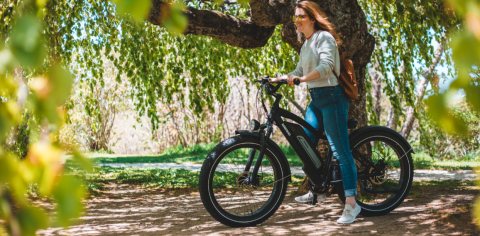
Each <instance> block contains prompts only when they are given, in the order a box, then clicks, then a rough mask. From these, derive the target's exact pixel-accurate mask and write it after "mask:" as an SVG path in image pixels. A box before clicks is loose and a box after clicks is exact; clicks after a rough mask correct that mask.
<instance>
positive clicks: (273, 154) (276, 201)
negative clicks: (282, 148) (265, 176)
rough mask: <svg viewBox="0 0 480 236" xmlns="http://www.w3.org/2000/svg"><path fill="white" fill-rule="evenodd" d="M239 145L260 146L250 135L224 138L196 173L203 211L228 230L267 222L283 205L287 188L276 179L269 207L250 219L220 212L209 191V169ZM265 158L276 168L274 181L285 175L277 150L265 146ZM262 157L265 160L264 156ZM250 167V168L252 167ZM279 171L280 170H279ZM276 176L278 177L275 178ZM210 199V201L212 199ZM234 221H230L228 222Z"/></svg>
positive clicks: (255, 138)
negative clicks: (242, 218)
mask: <svg viewBox="0 0 480 236" xmlns="http://www.w3.org/2000/svg"><path fill="white" fill-rule="evenodd" d="M242 144H249V145H252V144H253V145H256V146H258V147H260V146H261V144H260V139H259V138H258V137H254V136H247V135H238V136H234V137H231V138H228V139H226V140H224V141H222V142H221V143H219V144H218V145H217V146H216V147H215V148H214V149H213V150H212V151H211V152H210V153H209V154H208V156H207V158H206V159H205V161H204V162H203V165H202V169H201V171H200V177H199V184H198V185H199V191H200V197H201V199H202V203H203V205H204V207H205V209H206V210H207V211H208V213H210V215H211V216H212V217H213V218H214V219H216V220H217V221H219V222H220V223H222V224H224V225H227V226H230V227H248V226H255V225H258V224H260V223H262V222H264V221H265V220H267V219H268V218H269V217H271V216H272V215H273V214H274V213H275V212H276V211H277V209H278V207H280V205H281V204H282V202H283V199H284V198H285V193H286V191H287V186H288V180H287V178H285V179H283V180H280V181H279V182H278V183H277V185H275V186H276V188H280V189H277V190H278V192H276V191H272V192H275V193H276V194H274V195H275V196H274V197H273V198H272V197H271V198H270V199H269V201H268V203H266V204H269V206H270V207H268V209H264V210H263V211H261V212H259V213H258V214H255V215H253V216H250V218H249V219H245V220H241V219H240V220H239V219H238V218H239V217H235V216H233V215H231V214H230V215H229V214H228V213H227V212H222V210H223V209H221V207H220V205H219V204H218V202H217V201H216V200H215V197H214V195H213V189H212V185H211V184H212V183H211V180H212V178H213V177H212V176H211V174H212V171H213V168H215V167H216V165H217V164H218V163H219V162H220V161H221V159H222V158H223V157H225V156H226V155H227V154H228V153H229V150H234V149H233V147H235V146H237V145H242ZM265 155H266V156H268V157H270V163H271V165H272V167H273V168H276V169H277V170H278V171H275V172H276V174H275V179H276V180H278V179H282V178H284V177H285V175H287V174H286V173H288V172H287V170H285V169H284V168H285V167H283V165H282V164H281V160H280V158H282V156H281V154H280V153H277V151H276V150H275V149H274V148H273V147H271V146H270V145H268V144H267V147H266V150H265ZM264 158H266V157H265V156H264ZM251 168H253V165H252V167H251ZM282 168H283V169H282ZM277 175H278V176H277ZM212 198H213V199H212ZM232 218H234V219H232Z"/></svg>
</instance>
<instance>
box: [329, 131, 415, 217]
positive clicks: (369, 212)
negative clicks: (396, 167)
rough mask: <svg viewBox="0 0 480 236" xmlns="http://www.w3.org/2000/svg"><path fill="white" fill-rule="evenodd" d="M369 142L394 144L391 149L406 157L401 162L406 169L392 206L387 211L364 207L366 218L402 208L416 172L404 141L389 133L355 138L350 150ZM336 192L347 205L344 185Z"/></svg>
mask: <svg viewBox="0 0 480 236" xmlns="http://www.w3.org/2000/svg"><path fill="white" fill-rule="evenodd" d="M386 129H387V128H386ZM367 140H377V141H386V142H387V143H388V144H392V146H391V147H392V148H393V149H395V150H396V151H398V153H399V154H400V155H401V156H403V155H404V156H403V157H402V158H401V160H400V161H401V162H403V163H402V166H403V168H405V170H404V171H402V176H401V177H403V179H404V182H403V183H402V185H401V187H400V192H401V193H400V194H399V195H397V196H395V198H393V200H391V201H392V204H391V205H386V206H385V207H384V208H385V209H383V210H380V209H374V208H373V207H372V206H369V205H366V206H362V211H361V212H360V214H361V215H362V216H366V217H370V216H381V215H385V214H388V213H389V212H391V211H393V210H394V209H395V208H397V207H398V206H400V204H402V202H403V201H404V200H405V198H406V197H407V195H408V193H409V191H410V188H411V187H412V182H413V170H414V167H413V160H412V156H411V152H410V150H408V149H407V147H405V146H404V145H402V141H401V140H400V139H399V137H398V136H396V135H394V134H392V133H391V132H388V131H375V132H369V133H363V134H360V135H359V136H357V137H355V139H354V140H350V149H351V150H354V149H355V148H357V147H359V146H361V145H362V144H363V143H366V142H368V141H367ZM335 190H336V192H337V194H338V197H339V198H340V200H341V201H342V202H343V203H345V192H344V190H343V184H337V185H336V186H335ZM358 203H359V201H358V199H357V204H358ZM364 205H365V204H364ZM382 208H383V207H382Z"/></svg>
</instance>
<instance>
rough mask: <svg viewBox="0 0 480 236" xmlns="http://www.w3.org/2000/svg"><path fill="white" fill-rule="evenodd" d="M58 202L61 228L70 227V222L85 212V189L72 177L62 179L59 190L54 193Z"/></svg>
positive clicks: (58, 219) (58, 216)
mask: <svg viewBox="0 0 480 236" xmlns="http://www.w3.org/2000/svg"><path fill="white" fill-rule="evenodd" d="M53 196H54V198H55V200H57V203H58V204H57V207H56V212H57V214H58V215H57V222H58V224H59V225H60V226H68V225H69V220H70V219H72V218H76V217H79V216H80V214H81V212H82V210H83V203H82V199H83V198H84V197H85V189H84V188H83V187H82V186H81V185H80V183H79V182H78V181H77V180H76V179H75V178H74V177H73V176H70V175H64V176H62V177H61V179H60V181H59V183H58V186H57V188H56V189H55V190H54V192H53Z"/></svg>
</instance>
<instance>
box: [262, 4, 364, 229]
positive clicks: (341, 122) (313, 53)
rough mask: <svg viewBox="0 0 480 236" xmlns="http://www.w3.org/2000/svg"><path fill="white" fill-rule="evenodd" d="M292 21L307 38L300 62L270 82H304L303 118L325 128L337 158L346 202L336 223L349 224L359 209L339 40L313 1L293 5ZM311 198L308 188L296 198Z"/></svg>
mask: <svg viewBox="0 0 480 236" xmlns="http://www.w3.org/2000/svg"><path fill="white" fill-rule="evenodd" d="M294 20H295V25H296V26H297V31H298V32H301V33H303V34H304V35H305V37H306V38H307V40H305V42H304V44H303V46H302V48H301V50H300V61H299V62H298V65H297V68H296V69H295V70H294V71H293V72H291V73H289V74H288V75H284V76H281V77H277V78H272V79H271V81H272V82H275V81H279V80H285V79H286V80H287V81H288V84H289V85H293V80H294V79H299V80H300V82H301V83H302V82H306V83H307V85H308V90H309V92H310V97H311V98H312V101H311V102H310V104H309V106H308V109H307V113H306V115H305V120H306V121H307V122H308V123H309V124H310V125H312V126H313V127H314V128H315V129H317V130H319V131H320V132H322V133H323V131H325V133H326V135H327V138H328V142H329V143H330V147H331V149H332V151H333V155H334V157H335V158H337V159H338V160H340V169H341V171H342V177H343V187H344V190H345V196H346V201H345V209H344V211H343V214H342V217H340V218H339V219H338V220H337V222H338V223H345V224H347V223H352V222H353V221H354V220H355V217H356V216H357V215H358V214H359V213H360V211H361V208H360V206H358V205H357V204H356V202H355V196H356V195H357V191H356V190H357V189H356V186H357V170H356V167H355V162H354V160H353V156H352V154H351V152H350V145H349V141H348V129H347V114H348V106H349V104H348V100H347V99H346V98H345V96H344V94H343V92H342V90H341V88H340V86H339V85H338V80H337V78H336V76H335V74H334V73H333V70H335V72H336V74H337V75H340V57H339V53H338V46H340V45H341V40H340V38H339V37H338V35H337V33H336V32H335V28H334V26H333V25H332V24H331V23H330V22H329V21H328V20H327V17H326V16H325V13H323V11H322V10H321V9H320V7H319V6H318V4H316V3H314V2H310V1H301V2H299V3H298V4H297V6H296V7H295V16H294ZM305 132H306V133H307V135H308V136H309V137H310V140H311V141H312V142H313V143H314V144H315V146H316V145H317V144H318V141H319V139H318V138H317V137H315V136H314V135H313V134H312V133H311V132H310V131H308V130H307V129H305ZM312 198H313V193H312V192H311V191H309V192H308V193H307V194H306V195H304V196H301V197H297V198H295V200H297V201H299V202H307V201H310V200H311V199H312ZM317 199H318V200H319V201H324V200H325V199H326V197H325V195H321V196H318V197H317Z"/></svg>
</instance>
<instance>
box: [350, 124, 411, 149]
mask: <svg viewBox="0 0 480 236" xmlns="http://www.w3.org/2000/svg"><path fill="white" fill-rule="evenodd" d="M375 131H383V132H386V133H390V134H392V135H393V136H395V137H397V138H398V141H399V142H400V143H401V145H402V146H403V148H404V150H407V153H415V151H413V148H412V146H411V145H410V143H409V142H408V141H407V140H406V139H405V138H404V137H403V136H402V135H401V134H400V133H398V132H397V131H395V130H393V129H390V128H388V127H385V126H379V125H372V126H365V127H362V128H360V129H356V130H355V131H353V132H352V133H351V134H350V136H349V140H350V142H351V141H352V140H354V139H355V138H356V137H357V136H359V135H360V134H362V133H369V132H375Z"/></svg>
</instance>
